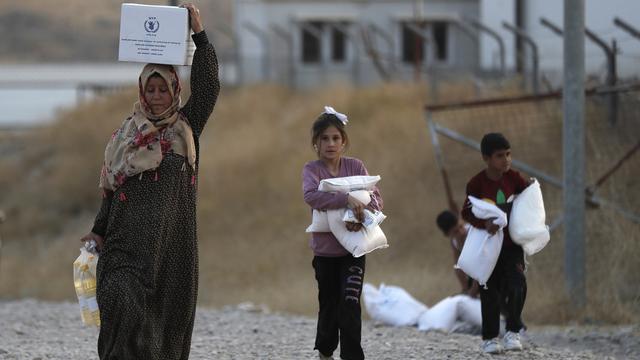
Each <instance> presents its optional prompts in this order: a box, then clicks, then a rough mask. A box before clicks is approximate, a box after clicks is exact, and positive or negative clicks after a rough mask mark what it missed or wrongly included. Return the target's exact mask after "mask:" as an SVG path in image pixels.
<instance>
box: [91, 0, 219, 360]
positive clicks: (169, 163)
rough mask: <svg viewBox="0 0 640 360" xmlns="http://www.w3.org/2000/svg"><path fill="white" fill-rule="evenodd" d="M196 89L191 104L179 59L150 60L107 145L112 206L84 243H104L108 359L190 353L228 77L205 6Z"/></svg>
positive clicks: (195, 18) (101, 272)
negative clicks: (212, 161) (209, 172)
mask: <svg viewBox="0 0 640 360" xmlns="http://www.w3.org/2000/svg"><path fill="white" fill-rule="evenodd" d="M184 7H185V8H187V9H188V11H189V18H190V26H191V30H193V32H194V34H193V35H192V38H193V40H194V42H195V44H196V51H195V54H194V57H193V65H192V68H191V97H190V98H189V100H188V101H187V103H186V104H185V105H184V106H182V105H181V99H180V90H181V86H180V80H179V78H178V76H177V74H176V71H175V69H174V68H173V66H171V65H158V64H147V65H146V66H145V67H144V69H143V70H142V73H141V74H140V78H139V98H138V102H136V103H135V105H134V109H133V114H132V115H130V116H129V117H128V118H127V119H126V120H125V121H124V123H123V124H122V126H121V127H120V128H119V129H118V130H116V131H115V132H114V133H113V135H112V136H111V139H110V141H109V143H108V144H107V147H106V150H105V161H104V164H103V168H102V172H101V176H100V187H101V188H102V189H103V201H102V206H101V208H100V210H99V212H98V215H97V216H96V219H95V223H94V226H93V229H92V230H91V232H90V233H89V234H87V235H86V236H84V237H83V238H82V241H88V240H92V239H93V240H95V241H96V242H97V244H98V249H99V250H100V257H99V261H98V266H97V278H98V284H97V299H98V305H99V308H100V321H101V326H100V335H99V338H98V354H99V356H100V359H187V358H188V357H189V351H190V347H191V334H192V331H193V321H194V317H195V309H196V298H197V292H198V247H197V239H196V187H197V176H198V163H199V161H198V160H199V158H198V155H199V137H200V134H201V133H202V130H203V128H204V126H205V124H206V123H207V120H208V119H209V116H210V115H211V112H212V111H213V108H214V105H215V103H216V99H217V97H218V93H219V90H220V84H219V80H218V62H217V59H216V54H215V50H214V48H213V45H211V44H210V43H209V40H208V39H207V34H206V33H205V31H204V29H203V26H202V21H201V19H200V14H199V10H198V9H197V8H196V7H195V6H194V5H193V4H186V5H184Z"/></svg>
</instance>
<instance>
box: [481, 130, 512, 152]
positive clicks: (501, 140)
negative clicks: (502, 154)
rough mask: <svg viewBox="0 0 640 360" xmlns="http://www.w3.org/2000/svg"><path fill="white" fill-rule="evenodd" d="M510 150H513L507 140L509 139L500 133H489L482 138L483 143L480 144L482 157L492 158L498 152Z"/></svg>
mask: <svg viewBox="0 0 640 360" xmlns="http://www.w3.org/2000/svg"><path fill="white" fill-rule="evenodd" d="M509 149H511V144H509V140H507V138H506V137H504V135H502V134H500V133H488V134H486V135H485V136H484V137H483V138H482V141H481V142H480V151H482V155H485V156H491V155H493V153H494V152H496V151H498V150H509Z"/></svg>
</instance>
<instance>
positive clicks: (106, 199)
mask: <svg viewBox="0 0 640 360" xmlns="http://www.w3.org/2000/svg"><path fill="white" fill-rule="evenodd" d="M102 191H103V193H102V204H101V205H100V210H98V214H97V215H96V219H95V221H94V222H93V228H92V229H91V232H92V233H94V234H97V235H100V236H102V237H104V235H105V233H106V232H107V222H108V221H109V210H110V209H111V200H112V199H113V191H108V190H102Z"/></svg>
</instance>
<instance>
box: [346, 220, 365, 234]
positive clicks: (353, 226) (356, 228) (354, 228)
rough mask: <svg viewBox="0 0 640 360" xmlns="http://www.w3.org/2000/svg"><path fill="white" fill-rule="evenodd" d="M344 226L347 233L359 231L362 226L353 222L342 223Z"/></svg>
mask: <svg viewBox="0 0 640 360" xmlns="http://www.w3.org/2000/svg"><path fill="white" fill-rule="evenodd" d="M344 223H345V225H346V226H347V230H349V231H354V232H355V231H360V230H361V229H362V224H361V223H355V222H351V221H345V222H344Z"/></svg>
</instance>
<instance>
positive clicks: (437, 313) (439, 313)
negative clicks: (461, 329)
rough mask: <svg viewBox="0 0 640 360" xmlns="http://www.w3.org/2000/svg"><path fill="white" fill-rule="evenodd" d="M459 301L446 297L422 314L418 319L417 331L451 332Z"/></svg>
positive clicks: (456, 316)
mask: <svg viewBox="0 0 640 360" xmlns="http://www.w3.org/2000/svg"><path fill="white" fill-rule="evenodd" d="M459 300H460V299H459V298H458V297H457V296H454V297H446V298H444V299H442V300H441V301H440V302H439V303H437V304H435V305H434V306H433V307H432V308H430V309H429V310H427V311H425V312H424V313H422V315H420V318H419V319H418V330H420V331H430V330H438V331H443V332H445V333H449V332H451V331H452V330H453V328H454V326H455V324H456V319H457V318H458V302H459Z"/></svg>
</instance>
